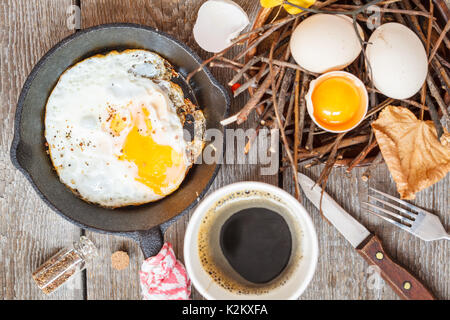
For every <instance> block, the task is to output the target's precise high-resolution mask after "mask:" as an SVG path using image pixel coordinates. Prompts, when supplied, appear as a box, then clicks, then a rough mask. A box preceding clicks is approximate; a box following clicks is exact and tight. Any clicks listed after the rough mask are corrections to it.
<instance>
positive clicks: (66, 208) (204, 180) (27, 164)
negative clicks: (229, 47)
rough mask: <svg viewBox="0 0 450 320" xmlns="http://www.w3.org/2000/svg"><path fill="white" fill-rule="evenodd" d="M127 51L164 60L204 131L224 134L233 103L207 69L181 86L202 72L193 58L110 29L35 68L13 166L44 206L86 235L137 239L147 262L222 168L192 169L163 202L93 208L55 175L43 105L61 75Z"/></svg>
mask: <svg viewBox="0 0 450 320" xmlns="http://www.w3.org/2000/svg"><path fill="white" fill-rule="evenodd" d="M128 48H138V49H148V50H151V51H154V52H157V53H159V54H160V55H161V56H163V57H164V58H166V59H167V60H168V61H169V62H170V63H171V64H172V65H173V66H174V67H175V69H176V70H177V71H178V72H179V74H180V77H178V78H177V79H175V82H177V83H178V84H179V85H181V87H182V89H183V91H184V93H185V96H186V97H188V98H190V99H191V101H193V102H194V103H196V104H198V105H199V106H200V107H201V108H202V110H203V112H204V114H205V118H206V127H207V128H217V129H219V130H222V131H223V127H222V126H221V125H220V123H219V121H220V120H221V119H223V118H224V116H226V115H227V114H228V109H229V102H230V99H229V96H228V94H227V92H226V91H225V89H224V88H223V87H222V86H221V85H220V84H219V83H218V82H217V80H215V79H214V78H213V76H212V75H211V73H210V72H209V71H208V70H207V69H203V71H202V72H199V73H197V74H196V75H195V76H194V77H193V78H192V80H191V86H189V85H188V84H187V83H186V81H184V77H183V76H185V75H186V74H187V73H189V72H190V71H192V70H194V69H196V68H197V67H198V66H199V65H200V64H201V60H200V58H199V57H198V56H197V55H196V54H195V53H194V52H192V51H191V50H190V49H189V48H188V47H187V46H186V45H184V44H182V43H180V42H179V41H177V40H175V39H174V38H172V37H171V36H169V35H167V34H165V33H163V32H160V31H158V30H155V29H153V28H150V27H146V26H142V25H136V24H107V25H100V26H96V27H93V28H89V29H85V30H82V31H79V32H77V33H75V34H73V35H72V36H70V37H68V38H66V39H64V40H62V41H61V42H60V43H58V44H57V45H56V46H55V47H53V48H52V49H51V50H50V51H49V52H48V53H47V54H46V55H45V56H44V57H43V58H42V59H41V60H40V61H39V63H38V64H37V65H36V66H35V68H34V69H33V71H32V72H31V74H30V75H29V76H28V79H27V80H26V82H25V84H24V86H23V88H22V92H21V94H20V97H19V102H18V105H17V109H16V117H15V125H14V140H13V143H12V146H11V160H12V162H13V164H14V165H15V166H16V167H17V168H18V169H19V170H20V171H21V172H22V173H23V174H24V175H25V176H26V178H27V179H28V180H29V181H30V182H31V184H32V185H33V187H34V188H35V190H36V192H37V193H38V194H39V196H40V197H41V198H42V199H43V200H44V202H45V203H47V204H48V205H49V206H50V207H51V208H52V209H53V210H54V211H55V212H57V213H58V214H60V215H61V216H62V217H64V218H66V219H67V220H69V221H70V222H72V223H74V224H76V225H77V226H79V227H81V228H84V229H88V230H93V231H97V232H103V233H114V234H117V235H122V236H127V237H130V238H133V239H134V240H136V241H138V242H139V243H140V246H141V248H142V250H143V252H144V256H145V257H149V256H153V255H155V254H156V253H157V252H158V251H159V249H160V248H161V246H162V244H163V234H164V232H165V230H166V229H167V227H168V226H169V225H170V224H171V223H173V222H174V221H175V220H176V219H177V218H179V217H180V216H181V215H182V214H183V213H185V212H187V211H188V209H190V208H192V207H193V206H194V205H195V204H196V203H197V202H198V201H199V200H200V199H201V198H202V197H203V195H204V194H205V193H206V191H207V190H208V188H209V186H210V185H211V183H212V182H213V180H214V178H215V176H216V174H217V171H218V169H219V164H210V165H208V164H196V165H194V166H193V168H191V170H190V171H189V173H188V175H187V177H186V178H185V180H184V181H183V183H182V184H181V186H180V188H179V189H178V190H177V191H175V192H174V193H172V194H171V195H169V196H167V197H166V198H164V199H162V200H159V201H157V202H154V203H150V204H147V205H141V206H130V207H125V208H119V209H114V210H111V209H105V208H101V207H99V206H96V205H93V204H89V203H87V202H85V201H83V200H81V199H79V198H78V197H76V196H75V195H74V194H73V193H72V192H71V191H69V189H68V188H66V187H65V186H64V185H63V184H62V183H61V182H60V181H59V178H58V176H57V174H56V172H55V170H53V168H52V165H51V162H50V158H49V156H48V155H47V154H46V151H45V145H44V144H45V138H44V111H45V105H46V102H47V98H48V96H49V94H50V92H51V90H52V89H53V87H54V86H55V85H56V82H57V80H58V78H59V76H60V75H61V73H62V72H64V70H66V69H67V68H68V67H70V66H71V65H73V64H75V63H76V62H78V61H80V60H83V59H85V58H87V57H90V56H92V55H94V54H97V53H103V52H107V51H110V50H114V49H116V50H123V49H128ZM224 145H225V140H224ZM30 214H33V213H30Z"/></svg>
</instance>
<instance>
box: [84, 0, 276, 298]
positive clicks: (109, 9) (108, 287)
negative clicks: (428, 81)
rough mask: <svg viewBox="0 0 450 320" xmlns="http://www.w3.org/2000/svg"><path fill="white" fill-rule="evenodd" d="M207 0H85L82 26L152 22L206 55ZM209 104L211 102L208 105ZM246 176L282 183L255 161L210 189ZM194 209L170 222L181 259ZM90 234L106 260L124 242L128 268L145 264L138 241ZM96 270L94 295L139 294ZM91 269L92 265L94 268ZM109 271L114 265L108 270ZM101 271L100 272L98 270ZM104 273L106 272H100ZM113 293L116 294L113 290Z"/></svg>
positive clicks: (222, 76)
mask: <svg viewBox="0 0 450 320" xmlns="http://www.w3.org/2000/svg"><path fill="white" fill-rule="evenodd" d="M236 2H237V3H239V4H240V5H241V6H242V7H243V8H244V10H245V11H246V12H248V13H249V15H250V16H251V17H252V16H254V15H255V13H256V10H257V8H258V6H259V4H258V2H256V1H245V0H240V1H236ZM202 3H203V1H194V0H189V1H175V0H170V1H148V0H133V1H131V0H126V1H122V0H113V1H97V0H96V1H93V0H83V1H82V25H83V28H86V27H90V26H94V25H98V24H102V23H111V22H133V23H140V24H145V25H149V26H152V27H155V28H158V29H161V30H163V31H165V32H167V33H169V34H171V35H173V36H175V37H176V38H178V39H179V40H181V41H183V42H185V43H186V44H187V45H189V46H190V47H191V48H192V49H193V50H195V51H196V52H197V53H198V54H199V55H200V56H201V57H202V58H206V57H208V56H209V54H208V53H207V52H205V51H203V50H201V49H200V48H199V47H198V45H197V44H196V43H195V40H194V39H193V36H192V28H193V26H194V23H195V19H196V13H197V11H198V8H199V7H200V5H201V4H202ZM212 71H213V74H214V75H215V76H216V77H217V79H218V80H219V81H220V82H222V83H226V81H227V80H229V79H231V77H232V73H231V72H229V71H228V70H212ZM245 99H246V97H241V98H239V99H236V100H234V101H233V104H232V107H231V112H235V111H237V110H239V108H240V107H241V106H242V105H243V103H244V101H245ZM204 107H205V108H207V107H208V106H204ZM245 180H257V181H265V182H267V183H272V184H275V185H277V183H278V178H277V176H276V175H275V176H265V177H264V176H260V175H259V168H258V167H257V166H255V165H248V164H247V165H245V164H243V165H224V166H223V168H222V169H221V171H220V172H219V174H218V176H217V178H216V180H215V182H214V184H213V186H212V187H211V190H215V189H217V188H219V187H221V186H224V185H227V184H229V183H232V182H235V181H245ZM190 214H191V212H190V213H188V214H187V215H185V216H184V217H182V218H181V219H179V220H178V221H177V222H176V223H175V224H174V225H173V226H171V227H170V228H169V229H168V230H167V232H166V241H169V242H171V243H172V244H173V247H174V250H175V253H176V254H177V257H178V258H179V259H180V260H183V239H184V232H185V230H186V227H187V223H188V221H189V218H190ZM89 237H91V238H94V239H95V241H96V243H99V244H100V246H101V247H105V248H107V249H106V250H102V251H101V254H102V255H103V258H102V259H103V260H102V261H103V262H106V261H107V260H108V259H109V256H110V254H111V253H112V252H113V251H111V250H113V249H112V248H111V249H110V244H111V243H114V244H115V245H118V244H119V243H122V242H125V243H126V244H127V246H129V248H131V253H132V256H134V259H136V260H134V261H138V262H137V263H136V266H133V267H132V268H131V269H130V270H129V271H127V272H130V273H131V274H133V273H134V274H137V271H138V270H139V266H140V263H141V261H142V258H143V257H142V255H141V254H140V253H139V249H138V248H137V246H136V244H133V243H131V242H129V241H127V240H124V239H121V238H118V237H114V236H107V235H99V234H92V233H89ZM96 268H97V269H98V270H97V269H96V270H95V271H94V272H90V271H88V276H87V278H88V282H87V286H88V287H87V292H88V293H87V295H88V298H89V299H97V298H98V299H109V298H114V297H120V298H125V299H127V298H128V299H139V298H140V294H139V288H135V289H130V286H131V285H130V281H129V279H128V278H127V277H122V276H120V274H119V273H117V272H115V273H114V272H113V273H110V272H107V271H106V270H104V266H100V265H98V266H97V267H96ZM91 270H92V269H91ZM108 270H109V269H108ZM97 271H98V272H97ZM99 272H101V273H102V274H103V275H104V277H98V274H99ZM112 283H117V286H120V288H121V290H122V292H121V293H120V295H119V296H115V295H114V293H112V292H113V291H114V290H113V289H112ZM110 293H112V294H110ZM192 297H193V298H194V299H200V298H201V296H200V295H199V294H198V293H196V292H195V290H194V291H193V296H192Z"/></svg>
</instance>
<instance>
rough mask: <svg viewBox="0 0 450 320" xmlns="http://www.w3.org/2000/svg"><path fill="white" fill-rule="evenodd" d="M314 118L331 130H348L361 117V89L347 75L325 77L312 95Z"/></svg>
mask: <svg viewBox="0 0 450 320" xmlns="http://www.w3.org/2000/svg"><path fill="white" fill-rule="evenodd" d="M311 100H312V104H313V107H314V118H315V119H316V121H317V122H318V123H319V124H320V125H321V126H323V127H325V128H329V129H331V130H346V129H348V128H351V127H352V126H354V125H355V124H356V123H357V122H358V121H359V120H360V119H361V115H360V113H361V109H363V108H362V105H363V102H364V101H363V98H362V95H361V90H360V89H359V88H358V86H357V85H356V84H355V83H354V82H353V81H352V79H350V78H347V77H345V76H334V77H330V78H325V79H323V80H322V81H321V82H319V83H318V84H316V86H315V88H314V89H313V92H312V95H311Z"/></svg>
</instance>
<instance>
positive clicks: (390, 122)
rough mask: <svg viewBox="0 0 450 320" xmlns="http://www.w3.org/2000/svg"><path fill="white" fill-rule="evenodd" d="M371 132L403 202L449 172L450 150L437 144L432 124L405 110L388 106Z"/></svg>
mask: <svg viewBox="0 0 450 320" xmlns="http://www.w3.org/2000/svg"><path fill="white" fill-rule="evenodd" d="M372 128H373V131H374V132H375V137H376V138H377V142H378V146H379V147H380V150H381V153H382V154H383V158H384V160H385V161H386V164H387V166H388V168H389V171H390V172H391V175H392V178H393V179H394V181H395V183H396V184H397V190H398V192H399V193H400V196H401V198H402V199H414V197H415V193H416V192H418V191H420V190H423V189H425V188H428V187H429V186H431V185H432V184H434V183H436V182H438V181H439V180H441V179H442V178H444V177H445V175H446V174H447V173H448V172H449V171H450V146H449V145H445V144H441V143H440V142H439V140H438V139H437V135H436V129H435V128H434V125H433V122H432V121H421V120H418V119H417V118H416V116H415V115H414V113H412V112H411V111H409V110H408V109H406V108H402V107H394V106H388V107H386V109H384V110H383V111H382V112H381V114H380V115H379V117H378V119H377V120H376V121H374V122H373V123H372ZM443 137H444V136H443Z"/></svg>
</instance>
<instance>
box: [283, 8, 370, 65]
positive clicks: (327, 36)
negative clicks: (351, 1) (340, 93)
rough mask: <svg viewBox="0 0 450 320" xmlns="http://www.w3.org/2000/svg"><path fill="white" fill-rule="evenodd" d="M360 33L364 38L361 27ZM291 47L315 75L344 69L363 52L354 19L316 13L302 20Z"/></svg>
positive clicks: (293, 54) (293, 35) (302, 63)
mask: <svg viewBox="0 0 450 320" xmlns="http://www.w3.org/2000/svg"><path fill="white" fill-rule="evenodd" d="M358 30H359V34H360V37H361V39H364V33H363V31H362V29H361V27H360V26H359V25H358ZM290 46H291V52H292V56H293V57H294V59H295V61H296V62H297V63H298V64H299V65H300V66H301V67H303V68H304V69H306V70H308V71H311V72H315V73H324V72H328V71H332V70H341V69H344V68H345V67H347V66H348V65H349V64H351V63H352V62H353V61H355V59H356V58H357V57H358V56H359V54H360V53H361V49H362V48H361V42H360V41H359V39H358V35H357V34H356V32H355V28H354V26H353V21H352V19H350V18H349V17H347V16H343V15H332V14H315V15H312V16H310V17H309V18H307V19H305V20H303V21H302V22H301V23H300V24H299V25H298V26H297V28H296V29H295V30H294V32H293V33H292V37H291V42H290Z"/></svg>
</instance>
